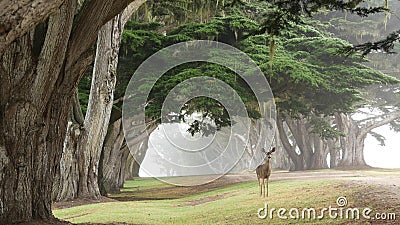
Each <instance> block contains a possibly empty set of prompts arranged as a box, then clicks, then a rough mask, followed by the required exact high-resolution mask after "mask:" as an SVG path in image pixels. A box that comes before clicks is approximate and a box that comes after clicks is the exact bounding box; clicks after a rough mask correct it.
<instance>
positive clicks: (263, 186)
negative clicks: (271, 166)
mask: <svg viewBox="0 0 400 225" xmlns="http://www.w3.org/2000/svg"><path fill="white" fill-rule="evenodd" d="M263 188H264V193H263V194H264V198H265V179H263Z"/></svg>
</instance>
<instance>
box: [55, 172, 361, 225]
mask: <svg viewBox="0 0 400 225" xmlns="http://www.w3.org/2000/svg"><path fill="white" fill-rule="evenodd" d="M269 186H270V197H269V198H268V207H269V209H270V208H272V207H274V208H281V207H284V208H286V209H290V208H299V210H300V212H301V209H302V208H304V207H313V208H315V209H316V210H317V212H318V209H321V208H323V207H329V206H330V205H332V207H335V206H336V203H335V201H336V199H337V197H339V195H340V196H353V194H354V193H355V192H356V191H357V188H348V186H346V185H345V184H344V183H343V181H321V180H316V181H277V182H271V183H270V185H269ZM165 187H166V189H167V190H169V193H168V194H169V195H170V197H171V198H173V197H176V196H179V189H174V188H169V187H170V185H168V184H166V183H162V182H160V181H157V180H154V179H139V180H135V181H130V182H128V183H127V184H126V188H125V189H124V190H123V192H122V193H121V195H124V194H125V195H127V194H132V193H134V191H135V190H136V189H139V190H146V189H152V190H154V193H153V195H154V196H158V195H162V194H163V193H162V192H163V190H164V188H165ZM157 189H158V190H157ZM171 190H175V192H174V191H171ZM348 200H349V203H348V206H349V207H352V205H353V204H354V202H352V200H354V199H351V198H350V199H349V198H348ZM263 206H264V200H263V199H262V198H260V197H259V189H258V184H257V181H254V182H253V181H252V182H244V183H239V184H235V185H231V186H228V187H223V188H219V189H216V190H212V191H208V192H203V193H200V194H197V193H193V194H192V195H190V196H188V197H184V198H179V199H171V200H146V201H127V202H109V203H101V204H93V205H84V206H78V207H73V208H67V209H61V210H55V211H54V214H55V216H56V217H58V218H60V219H64V220H68V221H70V222H73V223H83V222H91V223H111V222H114V223H123V222H125V223H133V224H343V223H346V221H343V220H342V221H340V220H337V219H335V220H332V219H328V218H324V219H323V220H318V219H316V220H311V221H310V220H307V219H304V220H303V219H300V220H293V219H288V220H282V219H279V218H277V214H276V212H275V214H274V218H273V219H270V218H267V219H259V218H258V217H257V210H258V209H259V208H261V207H263ZM286 215H288V213H286ZM325 217H328V216H325ZM347 222H348V221H347Z"/></svg>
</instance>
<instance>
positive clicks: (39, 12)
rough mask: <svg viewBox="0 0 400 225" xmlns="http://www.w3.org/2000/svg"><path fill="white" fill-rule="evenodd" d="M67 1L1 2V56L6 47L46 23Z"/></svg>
mask: <svg viewBox="0 0 400 225" xmlns="http://www.w3.org/2000/svg"><path fill="white" fill-rule="evenodd" d="M64 1H65V0H46V1H43V0H33V1H22V0H19V1H15V0H14V1H13V0H2V1H1V2H0V55H2V54H3V51H4V49H5V47H7V46H8V45H10V44H11V43H12V42H13V41H14V40H15V39H17V38H19V37H21V36H22V35H24V34H25V33H26V32H28V31H30V30H32V28H33V27H35V26H36V25H37V24H39V23H41V22H43V21H45V20H46V19H47V18H48V17H49V16H50V14H52V13H53V12H54V11H56V10H57V9H58V8H59V7H60V6H61V4H62V3H64Z"/></svg>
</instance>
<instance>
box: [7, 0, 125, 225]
mask: <svg viewBox="0 0 400 225" xmlns="http://www.w3.org/2000/svg"><path fill="white" fill-rule="evenodd" d="M128 2H129V1H117V0H115V1H114V0H103V1H86V2H85V4H84V6H83V7H82V9H81V10H80V11H79V16H77V17H76V20H74V18H75V14H76V12H77V10H76V1H74V0H66V1H63V3H62V5H61V6H60V7H58V6H59V4H61V3H60V2H57V1H54V2H53V3H54V4H51V3H49V4H51V5H49V6H47V7H48V8H47V7H46V5H43V4H39V5H38V9H39V11H40V12H41V10H44V11H43V12H44V13H31V14H29V15H30V16H28V17H27V18H29V19H28V20H29V22H28V23H25V22H24V21H20V20H18V18H17V22H16V24H28V25H27V27H23V29H22V30H19V29H20V28H21V27H20V26H10V27H11V28H10V27H6V29H5V32H3V30H4V29H3V28H4V27H0V35H6V36H8V35H12V39H10V40H11V41H10V42H5V43H4V42H1V43H2V46H1V47H0V58H1V65H0V91H1V95H0V115H1V122H0V187H1V189H0V201H1V202H0V205H1V206H2V207H1V210H0V221H1V222H2V223H5V224H9V223H16V222H20V221H30V220H34V219H52V218H54V217H53V215H52V213H51V193H52V187H53V178H54V175H55V171H56V170H57V167H58V166H59V162H60V158H61V153H62V148H63V143H64V140H65V134H66V132H67V127H68V126H67V122H68V116H69V114H70V112H71V108H70V106H71V101H72V99H73V96H74V91H75V88H76V85H77V83H78V81H79V79H80V77H81V75H82V74H83V71H84V70H85V69H86V68H87V66H88V65H89V64H90V62H91V61H92V54H91V53H92V51H91V47H92V46H93V44H94V42H95V40H96V34H97V31H98V29H99V27H101V26H102V25H103V24H104V23H106V22H107V21H108V20H109V19H111V18H113V17H114V16H115V15H116V14H118V13H119V12H120V11H122V9H123V8H125V7H126V5H127V3H128ZM0 4H2V5H3V4H4V2H2V3H0ZM6 4H7V3H6ZM32 4H35V3H32ZM10 5H12V3H10ZM13 6H14V5H13ZM43 6H45V7H43ZM26 7H31V6H30V4H28V5H27V6H26V5H21V6H19V7H17V8H14V9H12V10H14V12H13V14H14V15H18V14H19V15H21V14H23V13H24V12H34V11H29V10H28V11H26V9H27V8H26ZM47 9H48V10H47ZM7 12H8V11H7ZM50 12H54V13H53V14H52V15H51V16H50V17H48V15H50ZM4 17H5V16H4V14H2V15H0V19H1V20H2V21H3V19H4ZM47 18H49V19H48V21H46V23H47V26H44V27H45V29H44V30H45V32H40V31H39V29H36V30H35V29H33V28H34V27H33V26H34V25H36V24H38V23H39V22H41V21H43V20H45V19H47ZM23 19H25V17H23ZM23 19H22V20H23ZM30 22H32V23H30ZM1 26H3V24H2V25H1ZM31 26H32V27H31ZM3 37H4V36H1V38H3ZM11 42H12V43H11Z"/></svg>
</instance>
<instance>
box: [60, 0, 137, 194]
mask: <svg viewBox="0 0 400 225" xmlns="http://www.w3.org/2000/svg"><path fill="white" fill-rule="evenodd" d="M142 2H143V1H142ZM139 6H140V5H139V4H137V2H133V3H132V4H130V5H129V6H128V7H127V8H126V9H125V10H124V11H123V12H121V14H119V15H117V16H115V17H114V18H113V19H112V20H111V21H109V22H107V23H106V24H105V25H103V27H102V28H101V29H100V31H99V32H98V38H97V51H96V58H95V63H94V70H93V75H92V85H91V91H90V96H89V104H88V107H87V108H88V110H87V113H86V116H85V120H84V122H83V125H82V129H81V132H80V135H79V138H78V139H75V138H71V137H68V135H67V137H66V140H68V141H67V143H68V142H71V141H72V142H73V141H75V143H71V144H69V145H66V147H74V148H75V149H64V153H66V154H70V153H71V152H74V153H75V154H74V155H73V157H63V158H62V160H61V162H60V165H61V166H62V165H63V164H72V163H73V162H76V163H77V166H75V167H73V168H74V169H76V170H72V168H71V170H69V171H64V172H65V173H61V174H60V176H61V177H62V178H63V179H60V180H58V181H60V182H65V183H58V184H57V185H55V189H56V190H54V192H55V193H57V192H58V193H59V194H58V196H54V197H55V198H54V200H56V201H61V200H68V199H73V198H77V197H83V198H98V197H99V196H100V190H99V185H98V170H99V168H98V167H99V160H100V154H101V150H102V148H103V142H104V138H105V136H106V133H107V127H108V123H109V119H110V114H111V108H112V104H113V97H114V89H115V83H116V74H115V73H116V68H117V64H118V52H119V46H120V41H121V37H122V32H123V27H124V25H125V23H126V22H127V21H128V20H129V18H130V15H131V14H132V13H133V12H134V11H135V10H137V8H138V7H139ZM68 134H69V133H68ZM71 134H73V133H71ZM64 160H68V161H69V162H64ZM75 174H78V175H75ZM71 179H74V180H71ZM70 183H78V186H77V188H75V189H72V190H70V191H69V193H68V194H62V192H64V193H65V191H63V189H64V188H63V187H65V186H70ZM57 189H59V190H57ZM60 192H61V194H60Z"/></svg>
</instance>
